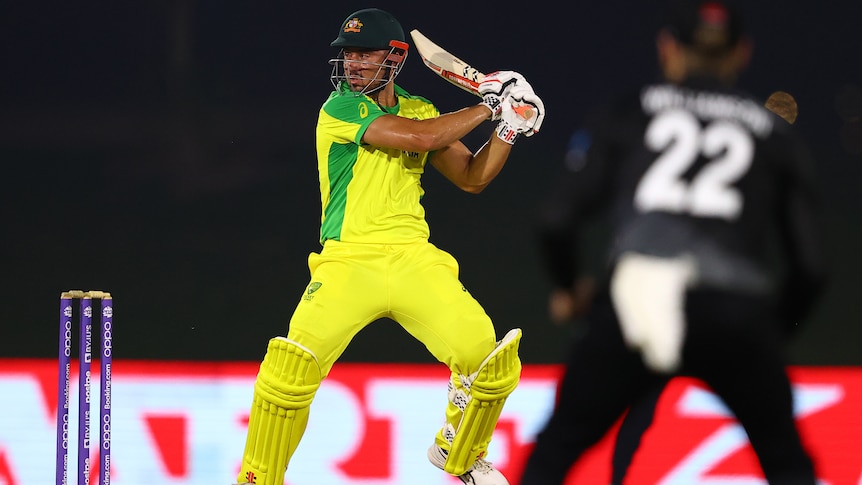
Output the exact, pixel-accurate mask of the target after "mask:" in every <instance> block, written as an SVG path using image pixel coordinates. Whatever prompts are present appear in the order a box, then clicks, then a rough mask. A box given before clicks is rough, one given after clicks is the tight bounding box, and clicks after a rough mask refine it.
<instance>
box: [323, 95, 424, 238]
mask: <svg viewBox="0 0 862 485" xmlns="http://www.w3.org/2000/svg"><path fill="white" fill-rule="evenodd" d="M395 94H396V96H397V98H398V103H397V104H396V105H395V106H394V107H392V108H383V107H380V106H378V105H377V103H375V102H374V101H373V100H372V99H371V98H369V97H368V96H365V95H359V96H356V93H353V92H351V91H350V90H349V89H348V88H346V87H345V85H344V84H342V85H341V86H340V87H339V89H338V90H336V91H333V92H332V93H331V94H330V96H329V99H327V100H326V102H325V103H324V104H323V106H322V107H321V109H320V114H319V117H318V121H317V134H316V136H317V169H318V173H319V176H320V201H321V204H322V208H323V211H322V213H321V217H320V222H321V224H320V242H321V244H323V243H324V242H325V241H327V240H329V239H334V240H337V241H344V242H360V243H389V244H398V243H408V242H417V241H419V240H427V239H428V236H429V229H428V223H427V222H426V221H425V209H424V208H423V207H422V204H421V203H420V199H421V198H422V196H423V194H424V193H425V192H424V190H423V189H422V185H421V183H420V177H421V176H422V173H423V172H424V171H425V162H426V161H427V159H428V153H411V152H405V151H402V150H398V149H395V148H381V147H374V146H370V145H367V144H363V143H362V142H361V140H362V135H363V134H364V133H365V130H366V129H367V128H368V125H369V124H371V122H372V121H374V120H375V119H377V117H379V116H383V115H385V114H394V115H398V116H403V117H405V118H412V119H418V120H423V119H428V118H433V117H436V116H438V115H439V114H440V113H439V111H438V110H437V108H436V107H435V106H434V105H433V104H432V103H431V102H430V101H428V100H427V99H425V98H422V97H419V96H412V95H410V94H409V93H407V92H406V91H404V90H403V89H402V88H401V87H399V86H397V85H396V86H395Z"/></svg>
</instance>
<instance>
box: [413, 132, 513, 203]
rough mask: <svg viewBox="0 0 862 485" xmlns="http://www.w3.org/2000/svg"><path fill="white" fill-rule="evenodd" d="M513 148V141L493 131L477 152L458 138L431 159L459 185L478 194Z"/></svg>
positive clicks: (434, 164) (437, 167) (466, 190)
mask: <svg viewBox="0 0 862 485" xmlns="http://www.w3.org/2000/svg"><path fill="white" fill-rule="evenodd" d="M511 151H512V145H510V144H509V143H506V142H505V141H503V140H501V139H500V138H498V137H497V136H494V135H492V136H491V138H490V139H489V140H488V142H487V143H485V144H484V145H483V146H482V148H480V149H479V151H477V152H476V153H475V154H473V153H472V152H471V151H470V149H469V148H467V147H466V146H465V145H464V144H463V143H461V142H456V143H452V144H451V145H449V146H447V147H445V148H443V149H440V150H437V151H435V152H434V153H432V154H431V157H430V158H429V161H430V162H431V165H433V166H434V168H436V169H437V170H438V171H439V172H440V173H442V174H443V176H445V177H446V178H447V179H448V180H449V181H450V182H452V183H453V184H455V185H456V186H457V187H458V188H460V189H461V190H463V191H465V192H470V193H472V194H478V193H479V192H481V191H482V190H484V189H485V187H487V186H488V184H490V183H491V181H492V180H494V178H496V177H497V175H498V174H499V173H500V171H501V170H503V166H504V165H505V164H506V160H508V159H509V153H510V152H511Z"/></svg>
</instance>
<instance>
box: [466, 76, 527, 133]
mask: <svg viewBox="0 0 862 485" xmlns="http://www.w3.org/2000/svg"><path fill="white" fill-rule="evenodd" d="M526 82H527V80H526V79H524V76H522V75H521V74H519V73H517V72H515V71H496V72H492V73H491V74H488V75H487V76H485V79H484V80H482V82H481V83H479V87H478V91H479V96H482V103H481V104H483V105H484V106H485V107H486V108H488V109H489V110H491V118H490V119H491V121H497V120H499V119H500V116H501V115H502V112H503V101H504V100H505V99H506V97H508V96H509V92H510V91H511V90H512V88H513V87H514V86H516V85H517V84H519V83H526Z"/></svg>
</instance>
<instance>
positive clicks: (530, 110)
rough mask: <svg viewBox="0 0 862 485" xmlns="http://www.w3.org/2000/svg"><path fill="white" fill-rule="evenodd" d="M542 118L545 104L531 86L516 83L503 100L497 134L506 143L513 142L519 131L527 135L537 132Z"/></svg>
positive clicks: (543, 117)
mask: <svg viewBox="0 0 862 485" xmlns="http://www.w3.org/2000/svg"><path fill="white" fill-rule="evenodd" d="M544 119H545V105H544V103H543V102H542V99H541V98H540V97H539V96H538V95H536V93H535V92H534V91H533V88H532V86H530V85H529V84H526V83H525V85H524V86H521V85H516V86H515V87H513V88H512V89H511V90H510V92H509V96H508V97H507V98H506V99H505V100H503V109H502V110H501V112H500V123H499V124H498V125H497V130H496V132H497V136H498V137H499V138H500V139H501V140H503V141H505V142H506V143H509V144H512V143H515V140H517V138H518V135H520V134H521V133H523V134H524V136H527V137H529V136H533V135H535V134H536V133H538V132H539V128H541V126H542V121H543V120H544Z"/></svg>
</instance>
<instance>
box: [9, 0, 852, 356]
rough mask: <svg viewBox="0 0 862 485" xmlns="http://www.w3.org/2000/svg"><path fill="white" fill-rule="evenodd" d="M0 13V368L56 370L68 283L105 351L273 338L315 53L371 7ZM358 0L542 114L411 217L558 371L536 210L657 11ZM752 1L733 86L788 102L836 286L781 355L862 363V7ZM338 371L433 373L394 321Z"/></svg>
mask: <svg viewBox="0 0 862 485" xmlns="http://www.w3.org/2000/svg"><path fill="white" fill-rule="evenodd" d="M7 3H11V4H9V5H4V6H3V7H2V12H0V41H2V42H0V49H2V53H3V56H2V58H3V66H2V72H3V74H2V76H0V103H2V104H0V160H2V166H3V173H4V176H3V181H4V187H3V191H2V213H0V214H2V218H3V237H2V240H3V251H2V259H0V271H2V288H0V290H2V294H3V295H4V296H5V300H4V302H3V304H2V305H0V324H2V326H3V327H2V328H3V329H4V332H3V338H2V339H0V355H3V356H40V357H51V356H53V355H54V354H55V352H56V345H57V332H56V325H57V320H58V318H57V315H58V301H57V297H58V295H59V293H60V292H61V291H62V290H66V289H71V288H76V289H104V290H107V291H111V292H112V293H113V294H114V296H115V303H114V309H115V315H116V322H115V327H116V329H115V349H116V352H117V354H116V355H117V357H118V358H135V359H138V358H146V359H241V360H251V361H256V360H259V359H260V358H261V356H262V355H263V351H264V349H265V345H266V341H267V340H268V339H269V338H270V337H271V336H273V335H276V334H283V333H284V332H285V330H286V325H287V321H288V319H289V317H290V314H291V311H292V309H293V306H294V304H295V302H296V301H297V298H298V297H299V294H300V293H301V292H302V291H303V289H304V287H305V285H306V283H307V279H308V274H307V267H306V257H307V255H308V253H309V252H310V251H314V250H317V249H318V245H317V241H316V239H317V234H318V221H319V210H320V208H319V196H318V192H317V178H316V177H317V174H316V160H315V155H314V146H313V137H314V124H315V121H316V117H317V110H318V108H319V106H320V104H321V103H322V101H323V100H324V99H325V97H326V96H327V94H328V93H329V91H330V89H331V85H330V84H329V79H328V76H329V70H330V67H329V65H328V64H327V62H326V61H327V60H328V59H329V58H330V57H332V56H334V55H335V51H334V50H333V49H331V48H329V46H328V44H329V41H330V40H331V39H332V38H334V36H335V35H336V33H337V28H338V25H339V23H340V22H341V21H342V20H343V18H345V17H346V16H347V15H348V14H349V13H351V12H352V11H354V10H357V9H359V8H363V7H366V6H369V5H366V4H357V3H355V2H344V1H329V2H315V3H309V4H305V5H304V6H303V7H302V8H301V9H299V8H298V7H295V6H292V4H291V3H289V2H270V1H256V2H242V1H206V2H203V1H201V2H194V1H193V0H176V1H167V0H163V1H149V2H120V3H116V2H115V3H106V2H105V3H90V2H84V3H81V2H66V3H61V2H55V3H54V4H51V5H46V4H43V3H38V2H7ZM632 3H634V4H636V5H631V4H632ZM747 3H754V2H747ZM642 4H643V5H642ZM375 5H376V6H379V7H382V8H386V9H388V10H390V11H391V12H393V13H394V14H395V15H396V16H398V17H399V18H400V20H401V22H402V24H403V25H404V27H405V29H406V30H409V29H411V28H419V29H420V30H422V31H423V32H424V33H425V34H426V35H428V36H429V37H431V38H432V39H434V40H436V41H437V42H438V43H440V44H441V45H443V46H444V47H446V48H448V49H450V50H451V51H453V52H454V53H456V54H457V55H459V56H461V57H463V58H464V59H466V60H468V61H469V62H471V63H473V64H474V65H475V66H476V67H478V68H480V69H482V70H485V71H491V70H496V69H516V70H519V71H521V72H523V73H524V74H525V75H526V76H527V77H528V79H529V80H530V82H531V83H532V84H533V86H534V87H535V89H536V91H537V92H538V93H539V94H540V95H541V96H542V97H543V99H544V100H545V104H546V107H547V111H548V115H547V118H546V121H545V125H544V127H543V128H544V129H543V130H542V133H540V134H539V135H537V136H536V137H534V138H530V139H525V140H522V141H519V142H518V144H517V145H516V147H515V150H514V154H513V156H512V158H511V160H510V162H509V164H508V165H507V167H506V169H505V170H504V171H503V173H502V174H501V175H500V177H499V178H498V179H497V180H496V181H495V182H494V183H493V184H492V185H491V186H490V187H489V188H488V189H487V190H486V191H485V192H484V193H482V194H481V195H479V196H473V195H469V194H465V193H462V192H460V191H458V190H457V189H456V188H454V187H453V186H451V185H450V184H449V183H448V182H446V181H445V180H444V179H443V177H442V176H440V175H439V174H438V173H437V172H435V171H434V170H433V169H429V171H428V173H427V174H426V176H425V178H424V185H425V188H426V190H427V195H426V198H425V206H426V209H427V213H428V220H429V222H430V224H431V228H432V241H433V242H434V243H436V244H437V245H439V246H440V247H442V248H444V249H446V250H448V251H450V252H451V253H452V254H453V255H454V256H455V257H456V258H457V259H458V260H459V262H460V264H461V271H462V280H463V282H464V283H465V284H466V285H467V287H468V288H469V289H470V291H471V292H472V293H473V294H474V295H475V296H476V297H477V298H478V299H479V301H480V302H482V303H483V304H484V306H485V308H486V310H487V311H488V313H489V314H490V315H491V317H492V318H493V319H494V320H495V322H496V325H497V328H498V332H499V334H500V335H502V334H503V333H504V332H505V331H506V330H508V329H509V328H511V327H516V326H518V327H522V328H523V329H524V332H525V337H524V340H523V343H522V354H523V357H524V360H525V361H527V362H556V361H558V360H559V359H560V357H561V355H562V352H563V350H564V342H565V338H566V337H567V336H568V335H569V333H570V332H572V331H573V329H572V328H559V327H554V326H553V325H551V324H550V323H549V321H548V320H547V317H546V309H545V299H546V295H547V291H548V284H547V281H546V279H545V277H544V274H543V273H542V271H541V269H540V267H539V265H538V259H537V256H538V255H537V253H536V248H535V246H534V241H533V238H532V233H531V229H532V220H533V214H534V211H535V207H536V204H537V203H538V200H539V199H540V198H541V197H542V194H543V193H544V191H545V190H546V189H547V188H548V186H549V184H550V183H551V182H552V180H553V178H554V177H555V175H556V174H557V173H558V172H557V171H558V170H559V169H560V166H561V157H562V154H563V151H564V149H565V146H566V143H567V139H568V136H569V134H570V133H571V131H572V130H573V129H574V128H575V127H577V126H578V124H579V123H580V122H581V121H582V119H583V117H584V116H585V114H586V112H587V111H588V110H589V109H590V108H591V107H593V106H595V105H596V103H598V102H599V101H602V100H603V99H605V98H606V97H608V96H610V95H612V94H613V93H615V92H617V91H618V90H620V89H625V88H628V87H631V86H634V85H636V84H637V83H640V82H643V81H648V80H651V79H653V78H654V77H655V75H656V70H655V68H654V44H653V34H654V27H655V25H656V23H655V15H656V14H655V11H654V10H653V7H654V5H655V4H654V3H653V2H628V1H619V0H609V1H604V2H593V3H588V2H581V3H574V4H569V5H567V6H564V7H560V6H553V7H552V6H551V4H550V2H549V3H548V4H547V5H545V4H543V3H541V2H538V3H537V2H530V3H529V4H525V3H523V2H496V3H494V2H474V3H470V2H434V4H433V7H431V6H429V4H427V3H426V2H421V3H420V2H410V3H406V2H378V3H377V4H375ZM748 8H749V13H750V18H751V25H752V29H753V30H754V31H755V46H756V49H755V57H754V64H753V65H752V67H751V69H749V70H748V71H747V72H746V74H745V75H744V77H743V80H742V81H743V82H744V83H745V85H746V86H748V87H749V88H750V90H751V91H753V92H754V93H755V94H758V95H760V96H762V97H764V98H765V97H766V96H767V95H768V94H769V93H770V92H772V91H774V90H779V89H780V90H785V91H788V92H790V93H792V94H793V95H794V96H796V98H797V100H798V102H799V105H800V116H799V121H798V123H797V125H798V128H799V130H800V131H801V132H803V133H804V134H805V135H806V136H807V137H808V138H809V139H810V140H811V142H812V146H813V148H814V149H815V151H816V152H817V154H818V160H819V162H820V168H821V174H822V176H823V185H824V188H825V189H826V203H827V209H828V210H827V213H828V231H827V237H828V241H829V247H830V257H831V267H832V270H833V280H832V286H831V287H830V289H829V291H828V293H827V294H826V296H825V298H824V299H823V301H822V304H821V305H820V306H819V307H818V310H817V312H816V314H815V315H814V317H813V318H812V319H811V321H809V322H808V323H807V325H806V327H805V328H804V329H803V330H802V331H801V333H800V334H799V338H798V339H797V341H796V342H795V343H794V344H793V346H792V347H791V356H792V358H793V361H794V362H796V363H802V364H818V365H819V364H824V365H825V364H829V365H844V364H853V365H857V364H862V353H860V351H859V350H858V349H859V344H860V342H862V330H860V325H859V323H858V320H859V319H858V317H857V313H856V300H857V298H858V297H857V295H856V292H857V288H859V287H860V282H862V279H860V273H862V271H860V270H862V264H860V260H862V256H860V255H859V248H860V246H862V244H860V243H862V233H860V231H862V230H860V213H862V212H860V208H862V196H860V195H859V187H860V180H862V179H860V175H862V168H860V163H862V154H860V153H862V150H860V147H859V145H860V143H862V121H860V118H862V101H860V86H862V67H860V66H862V64H860V63H859V61H858V59H859V55H860V52H862V39H860V33H859V29H858V19H859V18H860V4H859V2H857V1H847V0H842V1H836V2H828V3H824V2H820V3H818V4H816V6H815V4H812V3H811V2H802V1H762V2H757V4H756V5H750V6H749V7H748ZM398 81H399V84H401V85H403V86H404V87H405V88H406V89H407V90H408V91H410V92H413V93H415V94H422V95H425V96H426V97H428V98H430V99H432V100H433V101H435V102H436V103H437V104H438V105H439V106H440V107H441V109H443V110H444V111H446V110H454V109H458V108H460V107H463V106H466V105H468V104H471V103H474V102H475V101H476V100H475V98H472V97H471V96H470V95H469V94H467V93H465V92H463V91H460V90H458V89H456V88H455V87H453V86H450V85H448V84H446V83H445V82H443V81H442V80H440V79H438V78H436V77H435V76H434V75H433V74H432V73H431V72H430V71H428V70H427V69H425V68H424V67H423V66H422V64H421V62H420V61H419V59H418V57H417V56H416V55H413V56H412V57H409V58H408V61H407V66H406V68H405V70H404V71H403V72H402V74H401V76H400V77H399V79H398ZM491 128H492V126H491V125H490V124H489V125H488V126H486V127H483V128H481V129H480V130H478V131H480V132H481V133H479V134H476V135H471V137H469V138H468V140H467V141H468V144H469V145H471V146H472V147H473V148H478V146H479V143H481V142H482V141H483V139H484V138H485V136H486V133H489V132H490V130H491ZM854 143H855V145H854ZM594 243H595V242H594ZM595 244H597V243H595ZM456 324H457V322H453V325H456ZM344 359H345V360H362V361H390V360H397V361H428V362H430V361H431V358H430V356H429V355H428V354H427V353H426V352H425V351H424V349H423V348H422V346H421V345H420V344H419V343H417V342H415V341H413V340H412V339H411V338H410V337H409V336H408V335H407V334H406V333H405V332H403V331H402V330H401V329H400V328H399V327H397V325H395V324H394V323H393V322H390V321H381V322H378V323H376V324H374V325H372V326H371V327H369V328H368V329H367V330H366V331H364V332H363V333H361V334H360V335H359V336H358V337H357V339H356V340H355V341H354V343H353V345H352V346H351V347H350V348H349V349H348V351H347V353H346V354H345V356H344Z"/></svg>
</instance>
